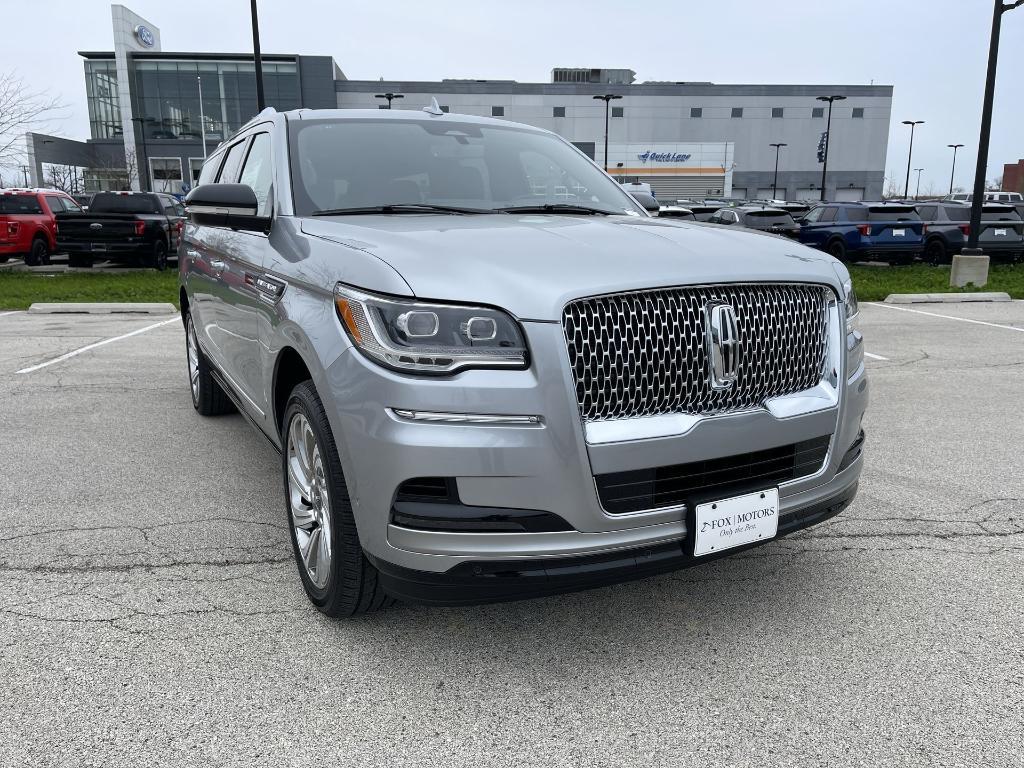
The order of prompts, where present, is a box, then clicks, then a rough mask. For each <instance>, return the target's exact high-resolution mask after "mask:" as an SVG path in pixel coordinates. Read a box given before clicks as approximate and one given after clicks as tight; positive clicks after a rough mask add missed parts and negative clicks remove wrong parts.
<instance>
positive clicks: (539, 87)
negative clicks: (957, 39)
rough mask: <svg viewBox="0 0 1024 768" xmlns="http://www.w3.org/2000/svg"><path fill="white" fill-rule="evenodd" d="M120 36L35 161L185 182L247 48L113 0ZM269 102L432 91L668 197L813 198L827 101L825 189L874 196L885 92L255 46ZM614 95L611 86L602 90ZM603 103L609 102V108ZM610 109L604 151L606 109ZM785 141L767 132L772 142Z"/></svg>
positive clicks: (226, 104)
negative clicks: (542, 77)
mask: <svg viewBox="0 0 1024 768" xmlns="http://www.w3.org/2000/svg"><path fill="white" fill-rule="evenodd" d="M112 21H113V42H114V50H113V51H109V52H92V51H86V52H82V53H81V56H82V57H83V59H84V69H85V84H86V94H87V98H88V104H89V122H90V134H91V135H90V138H89V139H88V140H87V141H86V142H72V141H68V140H63V139H55V138H54V137H47V136H41V135H39V134H29V136H28V149H29V156H30V166H31V168H32V172H33V173H34V174H36V177H35V179H36V180H40V179H43V178H44V176H43V166H44V165H45V164H62V163H65V164H73V165H78V166H82V167H85V168H88V169H89V170H88V172H87V173H86V185H87V186H88V187H89V188H90V189H98V188H112V187H113V186H116V185H117V184H121V183H123V181H124V179H125V178H127V179H129V180H130V186H132V187H133V188H135V189H139V188H145V189H153V190H161V191H168V192H172V193H175V194H179V193H181V192H183V191H186V190H187V189H188V188H189V186H190V184H191V183H192V182H193V181H194V180H195V178H196V177H197V175H198V170H199V168H200V166H201V165H202V161H203V158H204V157H205V156H206V155H207V154H208V153H209V152H210V151H212V150H213V149H214V147H215V146H216V145H217V144H218V143H219V142H220V141H221V140H222V139H224V138H226V137H227V136H229V135H230V134H231V133H232V132H233V131H235V130H236V129H237V128H239V127H240V126H241V125H242V124H244V123H245V122H246V120H248V119H249V118H250V117H251V116H252V115H253V114H255V112H256V84H255V69H254V65H253V59H252V56H251V55H245V54H228V53H176V52H165V51H164V50H163V48H162V46H161V39H160V32H159V29H158V28H157V27H156V26H155V25H154V24H152V23H150V22H149V21H147V20H145V19H142V18H141V17H139V16H137V15H136V14H134V13H132V12H131V11H130V10H128V9H127V8H125V7H124V6H120V5H114V6H112ZM263 70H264V89H265V94H266V103H267V104H268V105H270V106H273V107H275V108H277V109H279V110H285V109H295V108H298V107H308V108H314V109H319V108H330V107H339V108H342V109H353V108H360V109H365V108H371V109H373V108H387V107H388V102H387V101H386V100H385V99H383V98H382V96H383V94H385V93H387V94H397V95H399V98H395V99H394V100H393V101H391V102H390V104H391V107H392V108H394V109H419V108H421V107H423V106H425V105H427V104H429V103H430V101H431V99H432V98H436V99H437V101H438V103H439V104H440V105H441V107H442V109H444V110H445V111H448V112H451V113H461V114H469V115H481V116H488V117H497V118H503V119H507V120H513V121H517V122H521V123H527V124H530V125H535V126H538V127H541V128H545V129H547V130H550V131H554V132H555V133H558V134H559V135H561V136H563V137H564V138H566V139H567V140H569V141H571V142H573V143H574V144H575V145H576V146H577V147H579V148H580V149H581V150H582V151H583V152H585V153H586V154H588V155H589V156H590V157H592V158H594V160H595V161H596V162H598V163H599V164H601V165H604V166H605V167H607V169H608V172H609V173H611V174H612V175H613V176H616V177H618V178H619V179H620V180H623V181H643V182H649V183H650V184H651V186H652V187H653V189H654V190H655V192H656V193H657V194H658V196H659V197H660V198H662V199H670V198H678V197H706V196H707V197H720V196H724V197H740V198H742V197H770V196H773V195H772V185H773V181H774V179H775V178H776V158H777V159H778V172H777V192H776V194H775V195H774V196H776V197H784V198H789V199H817V198H819V197H820V195H821V187H820V185H821V171H822V165H821V163H820V152H819V150H820V148H821V145H822V141H823V134H824V132H825V129H826V119H827V115H828V104H827V103H824V102H822V101H820V100H818V97H819V96H829V95H836V94H839V95H842V96H845V97H846V98H845V99H844V100H842V101H836V102H835V103H834V106H833V107H832V117H831V138H830V144H829V156H828V178H827V181H826V189H825V195H826V197H827V198H828V199H838V200H844V199H847V200H855V199H861V198H867V199H878V198H880V197H881V196H882V187H883V183H884V175H885V160H886V148H887V141H888V135H889V121H890V113H891V106H892V92H893V89H892V86H889V85H836V84H828V85H739V84H737V85H722V84H717V83H707V82H660V81H659V82H636V76H635V73H634V72H633V71H632V70H629V69H589V68H564V69H562V68H559V69H554V70H553V71H552V74H551V82H547V83H521V82H517V81H513V80H463V79H452V80H441V81H437V82H429V81H418V80H388V81H384V80H349V79H348V78H346V77H345V75H344V73H343V72H342V70H341V68H339V67H338V65H337V64H336V63H335V62H334V60H333V59H332V58H331V57H328V56H305V55H264V56H263ZM608 94H611V95H614V96H617V97H621V98H616V99H614V100H611V101H609V102H606V101H603V100H600V99H596V98H595V97H596V96H605V95H608ZM606 109H607V110H608V111H607V115H606ZM606 118H607V125H608V136H607V157H605V125H606ZM776 144H781V145H784V146H782V147H780V148H778V149H777V148H776V147H775V146H773V145H776Z"/></svg>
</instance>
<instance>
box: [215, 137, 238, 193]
mask: <svg viewBox="0 0 1024 768" xmlns="http://www.w3.org/2000/svg"><path fill="white" fill-rule="evenodd" d="M244 150H245V139H242V140H241V141H239V142H236V143H235V144H232V145H231V149H229V150H228V154H227V157H225V158H224V165H223V167H221V170H220V176H218V177H217V181H218V182H220V183H221V184H231V183H233V182H234V180H235V179H236V178H238V168H239V166H241V165H242V152H243V151H244Z"/></svg>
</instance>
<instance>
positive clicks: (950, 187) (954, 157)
mask: <svg viewBox="0 0 1024 768" xmlns="http://www.w3.org/2000/svg"><path fill="white" fill-rule="evenodd" d="M946 146H947V147H949V148H950V149H952V150H953V167H952V169H950V171H949V194H951V195H952V194H953V176H954V175H955V174H956V151H957V150H958V149H960V147H962V146H963V144H947V145H946Z"/></svg>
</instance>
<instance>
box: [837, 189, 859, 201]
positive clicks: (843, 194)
mask: <svg viewBox="0 0 1024 768" xmlns="http://www.w3.org/2000/svg"><path fill="white" fill-rule="evenodd" d="M863 199H864V187H847V188H846V189H837V190H836V200H838V201H839V202H847V203H855V202H857V201H858V200H863Z"/></svg>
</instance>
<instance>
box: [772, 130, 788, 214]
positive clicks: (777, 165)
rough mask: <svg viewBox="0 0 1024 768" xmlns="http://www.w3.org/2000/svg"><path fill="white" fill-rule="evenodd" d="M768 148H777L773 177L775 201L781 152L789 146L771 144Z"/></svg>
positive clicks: (773, 197) (773, 196)
mask: <svg viewBox="0 0 1024 768" xmlns="http://www.w3.org/2000/svg"><path fill="white" fill-rule="evenodd" d="M768 146H769V147H775V175H774V176H772V199H773V200H774V199H776V197H777V193H776V191H775V187H776V185H777V184H778V182H779V150H780V149H782V148H783V147H788V146H789V144H783V143H779V144H769V145H768Z"/></svg>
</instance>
